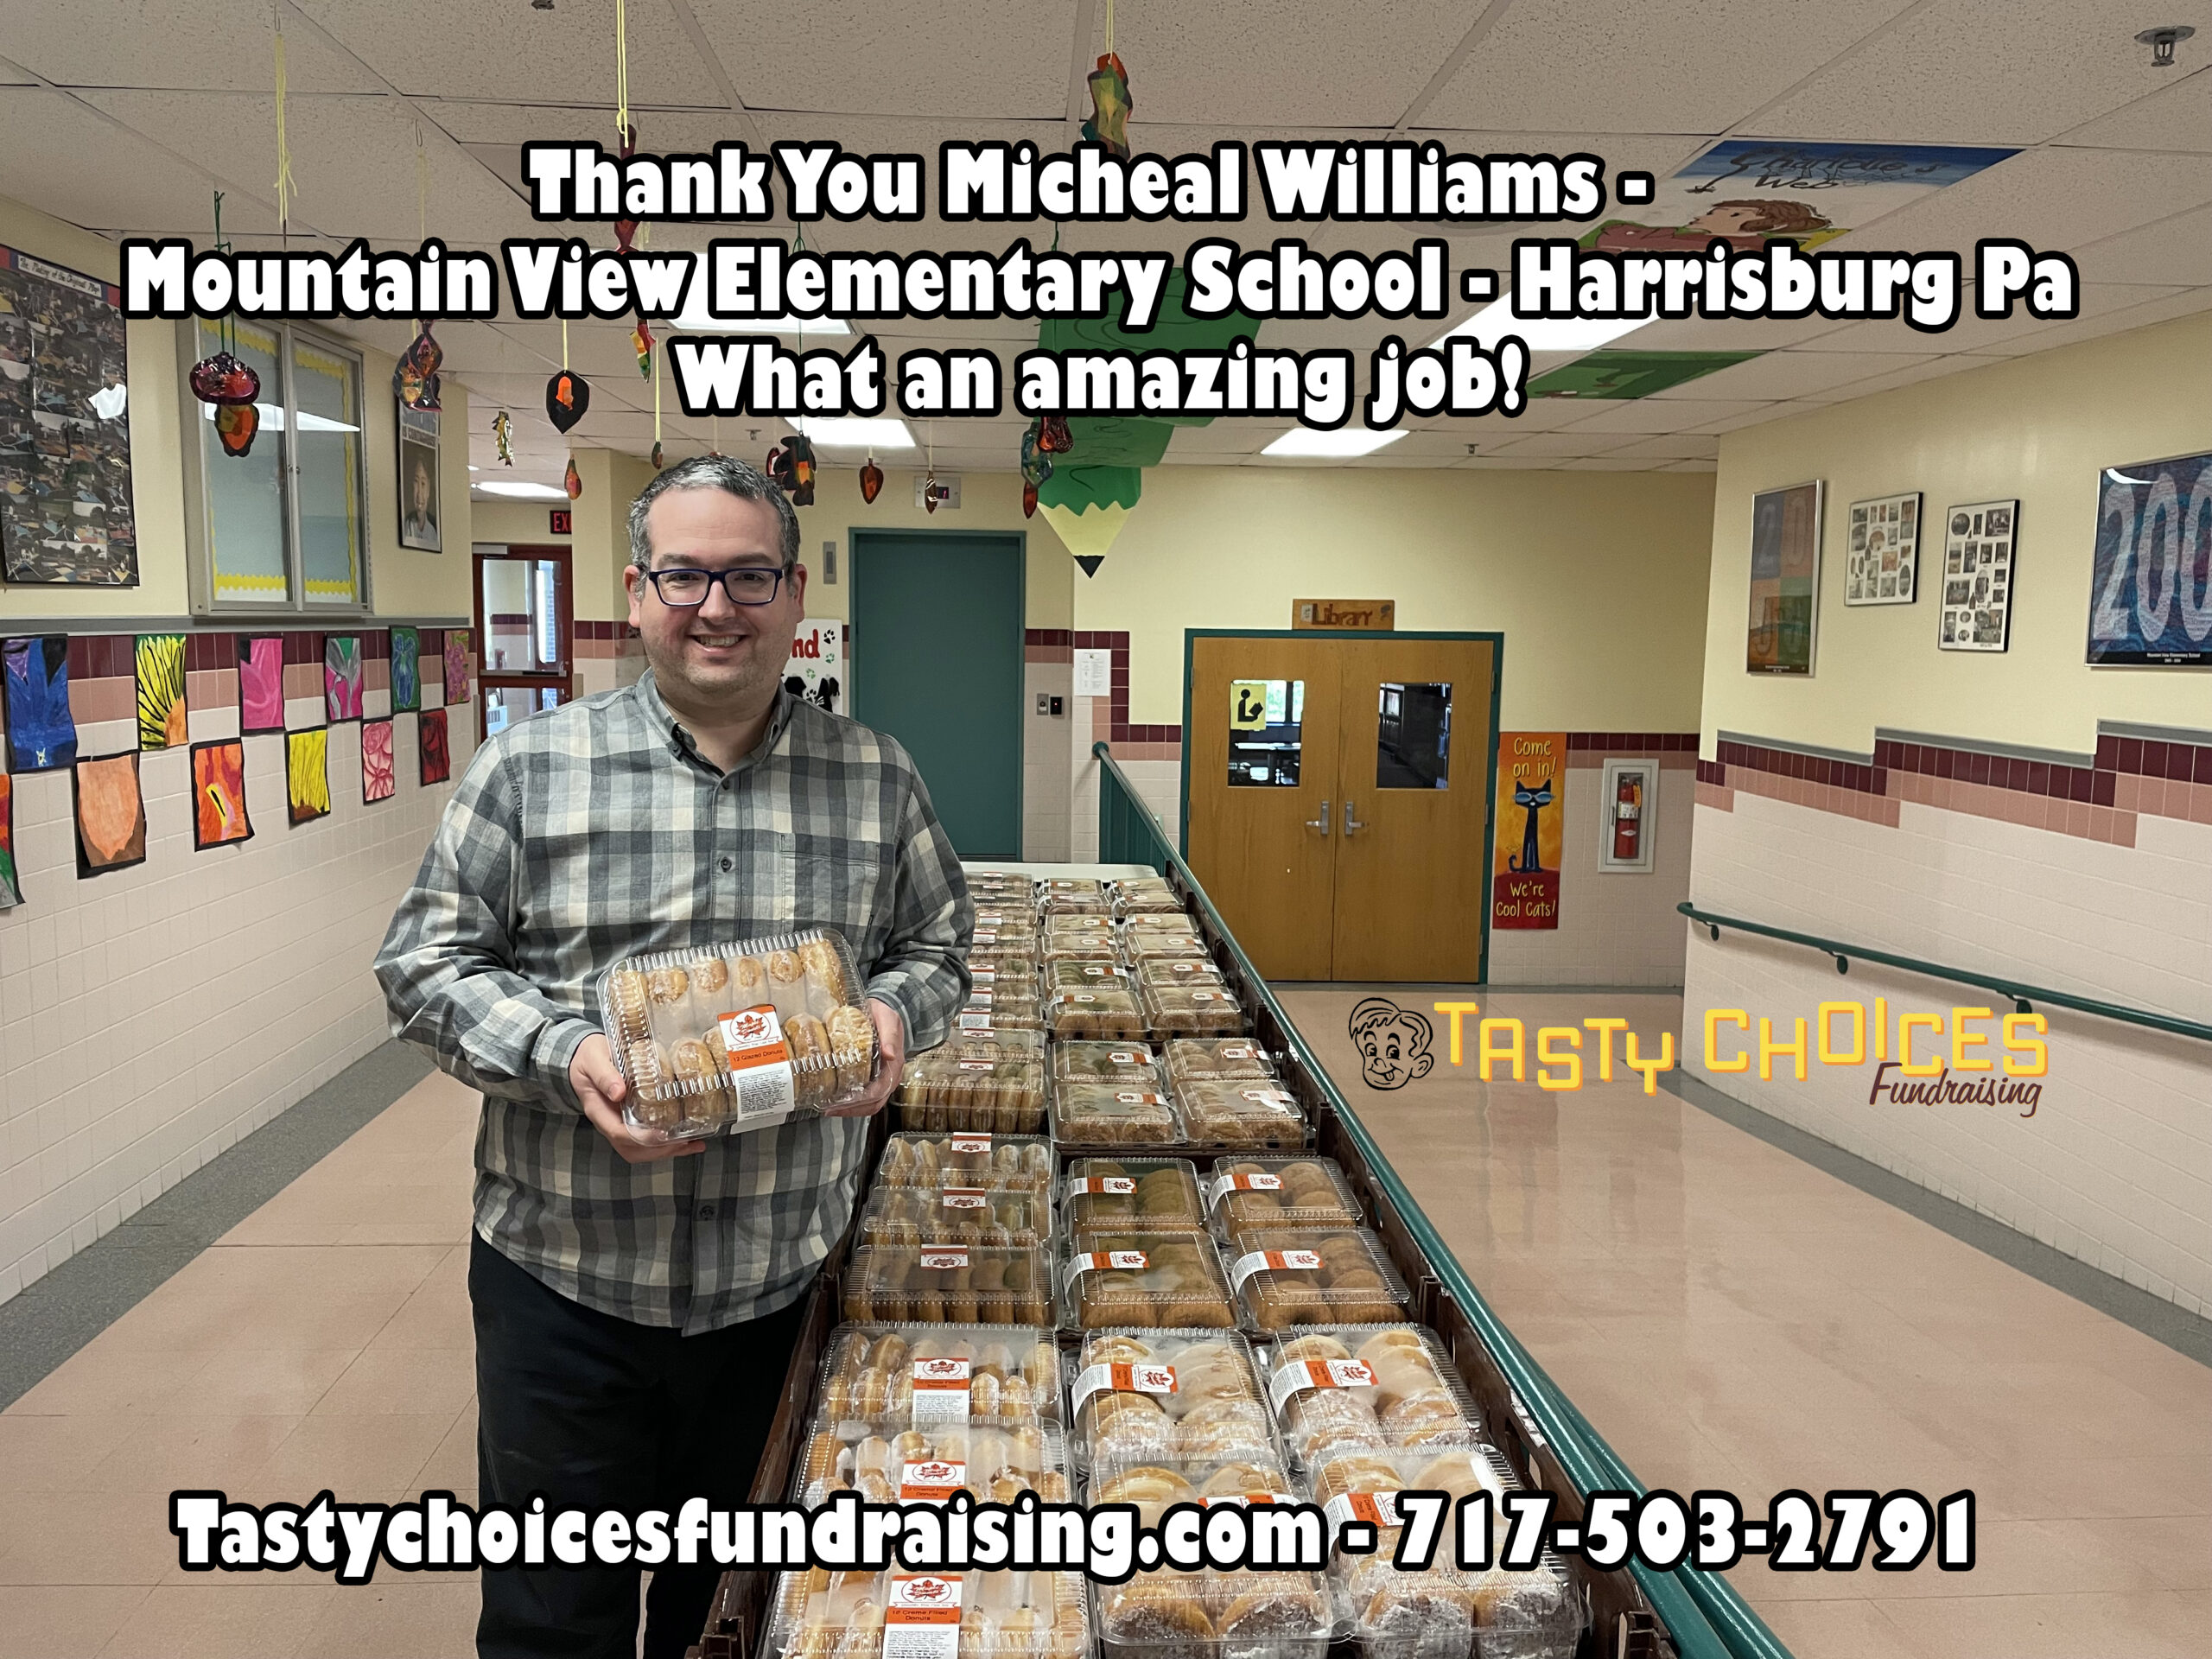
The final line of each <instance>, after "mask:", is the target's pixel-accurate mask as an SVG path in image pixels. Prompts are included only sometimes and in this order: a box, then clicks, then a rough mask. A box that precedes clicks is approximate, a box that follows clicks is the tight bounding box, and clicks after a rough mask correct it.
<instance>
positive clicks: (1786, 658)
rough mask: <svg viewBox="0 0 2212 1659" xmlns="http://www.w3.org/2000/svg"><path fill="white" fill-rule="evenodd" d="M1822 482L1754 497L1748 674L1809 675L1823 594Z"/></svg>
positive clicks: (1746, 647) (1746, 642)
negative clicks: (1816, 617)
mask: <svg viewBox="0 0 2212 1659" xmlns="http://www.w3.org/2000/svg"><path fill="white" fill-rule="evenodd" d="M1821 488H1822V486H1821V480H1818V479H1815V480H1813V482H1811V483H1810V484H1793V485H1791V486H1789V488H1788V489H1786V490H1767V491H1764V492H1763V493H1760V494H1758V495H1755V496H1753V497H1752V498H1751V615H1750V617H1749V619H1748V620H1747V622H1746V624H1745V631H1744V671H1745V673H1747V674H1810V673H1811V672H1812V671H1813V629H1814V626H1815V612H1816V610H1817V608H1818V606H1819V603H1820V596H1821Z"/></svg>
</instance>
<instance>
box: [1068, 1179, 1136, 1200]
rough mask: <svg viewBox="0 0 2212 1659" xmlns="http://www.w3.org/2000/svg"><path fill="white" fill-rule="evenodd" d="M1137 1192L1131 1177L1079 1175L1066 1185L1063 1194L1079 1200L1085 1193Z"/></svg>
mask: <svg viewBox="0 0 2212 1659" xmlns="http://www.w3.org/2000/svg"><path fill="white" fill-rule="evenodd" d="M1136 1190H1137V1184H1136V1181H1135V1179H1134V1178H1133V1177H1130V1176H1128V1175H1079V1176H1077V1178H1076V1179H1074V1180H1071V1181H1070V1182H1069V1183H1068V1184H1067V1186H1066V1189H1065V1193H1066V1196H1067V1197H1069V1198H1081V1197H1082V1196H1083V1195H1084V1193H1086V1192H1119V1193H1129V1192H1135V1191H1136Z"/></svg>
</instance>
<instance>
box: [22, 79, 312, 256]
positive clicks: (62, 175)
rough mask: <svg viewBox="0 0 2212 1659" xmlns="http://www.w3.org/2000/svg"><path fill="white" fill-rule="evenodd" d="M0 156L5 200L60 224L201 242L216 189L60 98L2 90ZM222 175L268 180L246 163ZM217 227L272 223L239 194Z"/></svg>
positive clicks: (160, 148)
mask: <svg viewBox="0 0 2212 1659" xmlns="http://www.w3.org/2000/svg"><path fill="white" fill-rule="evenodd" d="M0 154H4V155H5V156H6V157H7V161H6V163H5V166H6V177H7V183H6V187H5V188H6V192H7V194H9V195H11V196H13V197H15V198H16V200H19V201H22V202H24V203H26V204H28V205H29V206H30V207H35V208H38V209H39V210H40V211H41V212H42V213H51V214H53V215H54V217H55V218H56V219H64V220H67V222H69V223H70V224H73V225H82V226H90V227H96V228H99V229H101V230H124V231H128V230H137V229H151V228H156V227H161V228H173V229H178V230H182V229H184V228H186V227H188V226H189V227H192V228H193V229H194V231H195V232H196V233H197V234H198V235H200V236H201V237H203V238H204V237H206V236H207V226H208V222H209V215H210V214H211V213H212V212H213V193H214V191H215V190H216V189H217V188H219V187H218V186H217V185H216V183H215V182H214V181H213V180H211V179H210V178H209V177H208V176H207V174H206V173H205V172H202V171H201V170H200V169H199V168H195V167H194V166H193V165H191V163H190V162H188V161H187V160H185V159H183V158H181V157H180V156H177V155H176V154H175V153H174V147H165V146H164V145H163V144H162V143H156V141H155V140H154V139H153V138H151V137H146V136H145V135H143V134H141V133H135V132H132V131H130V130H128V129H126V128H124V127H121V126H118V125H116V124H113V123H112V122H111V121H107V120H103V119H102V118H101V117H100V116H99V114H98V113H96V112H94V111H92V110H88V109H86V108H85V107H84V106H83V105H80V104H78V103H77V102H75V101H74V100H73V99H70V98H67V97H65V96H64V95H63V94H61V93H60V92H48V91H47V90H46V89H45V88H43V87H38V86H24V87H7V88H0ZM236 160H237V158H235V157H233V158H232V161H233V162H236ZM219 175H220V176H221V177H223V178H224V179H226V181H229V182H230V183H231V184H232V186H233V187H238V186H245V181H248V180H251V181H254V183H255V184H258V183H259V182H260V181H261V180H262V179H263V178H264V177H265V176H267V175H264V173H263V172H262V171H261V170H260V169H259V168H258V167H257V166H255V165H253V164H252V163H251V162H245V163H243V164H239V165H236V166H233V167H226V168H222V169H220V174H219ZM247 188H251V187H247ZM223 222H224V226H225V228H226V229H228V228H229V227H230V226H232V225H236V226H238V228H239V229H240V230H258V229H263V228H266V229H270V230H274V229H275V228H276V217H275V215H274V214H273V213H270V211H269V210H268V209H267V208H265V207H257V206H256V205H255V203H254V202H253V201H252V200H251V199H250V198H246V197H245V196H244V195H243V194H232V195H231V196H230V197H229V198H227V199H226V200H225V202H224V204H223Z"/></svg>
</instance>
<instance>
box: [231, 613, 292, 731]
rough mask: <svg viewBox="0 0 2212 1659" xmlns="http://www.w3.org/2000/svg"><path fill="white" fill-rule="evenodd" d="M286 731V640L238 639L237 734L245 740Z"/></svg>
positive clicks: (258, 636) (262, 636)
mask: <svg viewBox="0 0 2212 1659" xmlns="http://www.w3.org/2000/svg"><path fill="white" fill-rule="evenodd" d="M283 729H284V636H283V635H282V634H281V633H242V634H240V635H238V731H239V732H240V734H243V735H245V736H246V737H252V736H254V735H256V734H259V733H263V732H281V731H283Z"/></svg>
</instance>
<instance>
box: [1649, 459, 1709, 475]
mask: <svg viewBox="0 0 2212 1659" xmlns="http://www.w3.org/2000/svg"><path fill="white" fill-rule="evenodd" d="M1659 470H1660V471H1661V472H1662V473H1717V472H1719V470H1720V463H1719V462H1718V461H1669V463H1668V464H1667V465H1666V466H1664V467H1661V468H1660V469H1659Z"/></svg>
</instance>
